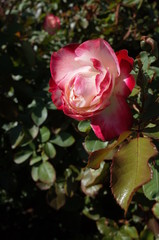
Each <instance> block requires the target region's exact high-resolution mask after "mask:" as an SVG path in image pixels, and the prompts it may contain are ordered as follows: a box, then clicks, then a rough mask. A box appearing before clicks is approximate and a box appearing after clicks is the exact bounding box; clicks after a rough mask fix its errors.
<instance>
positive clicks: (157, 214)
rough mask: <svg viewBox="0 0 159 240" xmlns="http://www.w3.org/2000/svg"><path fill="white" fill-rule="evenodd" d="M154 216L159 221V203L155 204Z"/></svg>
mask: <svg viewBox="0 0 159 240" xmlns="http://www.w3.org/2000/svg"><path fill="white" fill-rule="evenodd" d="M152 211H153V214H154V215H155V217H156V218H157V219H159V202H157V203H155V204H154V206H153V208H152Z"/></svg>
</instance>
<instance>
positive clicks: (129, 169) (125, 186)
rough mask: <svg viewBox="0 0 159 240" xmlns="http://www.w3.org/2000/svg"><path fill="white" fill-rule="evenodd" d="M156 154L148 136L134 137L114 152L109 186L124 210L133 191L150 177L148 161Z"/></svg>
mask: <svg viewBox="0 0 159 240" xmlns="http://www.w3.org/2000/svg"><path fill="white" fill-rule="evenodd" d="M156 154H157V150H156V147H155V146H154V145H153V143H152V142H151V140H150V139H149V138H142V137H139V138H135V139H132V140H131V141H130V142H129V143H127V144H125V145H124V146H123V147H121V149H120V150H119V151H118V152H117V153H116V154H115V156H114V159H113V162H112V166H111V188H112V192H113V194H114V197H115V199H116V201H117V202H118V203H119V205H120V206H121V207H122V208H123V209H124V210H125V212H126V211H127V209H128V206H129V204H130V202H131V199H132V197H133V194H134V193H135V191H136V190H137V189H138V188H139V187H140V186H142V185H143V184H145V183H146V182H148V181H149V180H150V179H151V169H150V167H149V165H148V161H149V159H150V158H151V157H153V156H154V155H156Z"/></svg>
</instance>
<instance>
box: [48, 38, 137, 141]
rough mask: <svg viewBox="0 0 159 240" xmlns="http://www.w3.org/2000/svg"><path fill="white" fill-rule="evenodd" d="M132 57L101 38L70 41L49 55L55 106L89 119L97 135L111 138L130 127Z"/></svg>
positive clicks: (71, 115) (80, 118) (83, 118)
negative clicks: (72, 42) (74, 42)
mask: <svg viewBox="0 0 159 240" xmlns="http://www.w3.org/2000/svg"><path fill="white" fill-rule="evenodd" d="M133 62H134V61H133V58H131V57H129V56H128V52H127V50H120V51H118V52H116V53H115V52H114V51H113V49H112V48H111V46H110V45H109V43H108V42H106V41H105V40H103V39H100V38H99V39H95V40H88V41H86V42H83V43H82V44H70V45H68V46H65V47H63V48H61V49H60V50H59V51H57V52H54V53H53V54H52V56H51V63H50V69H51V79H50V83H49V84H50V90H49V91H50V92H51V94H52V101H53V102H54V104H55V106H56V107H57V108H58V109H60V110H63V112H64V113H65V114H66V115H68V116H70V117H72V118H74V119H77V120H79V121H80V120H87V119H89V120H90V121H91V127H92V129H93V131H94V133H95V134H96V136H97V137H98V138H100V139H102V140H111V139H113V138H114V137H117V136H119V135H120V134H121V133H122V132H124V131H126V130H128V129H130V128H131V126H132V113H131V110H130V108H129V106H128V104H127V102H126V98H127V97H128V95H129V94H130V93H131V91H132V89H133V88H134V86H135V79H134V77H133V76H132V75H131V74H130V72H131V70H132V67H133Z"/></svg>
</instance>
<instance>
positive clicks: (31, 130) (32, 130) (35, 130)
mask: <svg viewBox="0 0 159 240" xmlns="http://www.w3.org/2000/svg"><path fill="white" fill-rule="evenodd" d="M28 131H29V133H30V135H31V136H32V138H33V139H34V138H36V137H37V135H38V132H39V128H38V127H37V126H36V125H33V126H32V127H30V128H29V129H28Z"/></svg>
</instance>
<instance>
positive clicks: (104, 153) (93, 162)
mask: <svg viewBox="0 0 159 240" xmlns="http://www.w3.org/2000/svg"><path fill="white" fill-rule="evenodd" d="M130 134H131V132H130V131H127V132H124V133H122V134H121V135H120V136H119V138H118V140H117V141H116V142H115V143H114V144H112V145H110V146H108V147H107V148H104V149H100V150H98V151H95V152H93V153H91V154H90V156H89V159H88V165H87V167H90V168H93V169H98V168H99V166H100V163H101V162H102V161H104V160H107V159H108V160H110V159H112V157H113V155H114V153H115V152H116V149H115V148H116V147H117V146H118V145H119V144H120V143H122V142H123V141H124V140H125V139H126V138H128V136H129V135H130Z"/></svg>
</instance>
